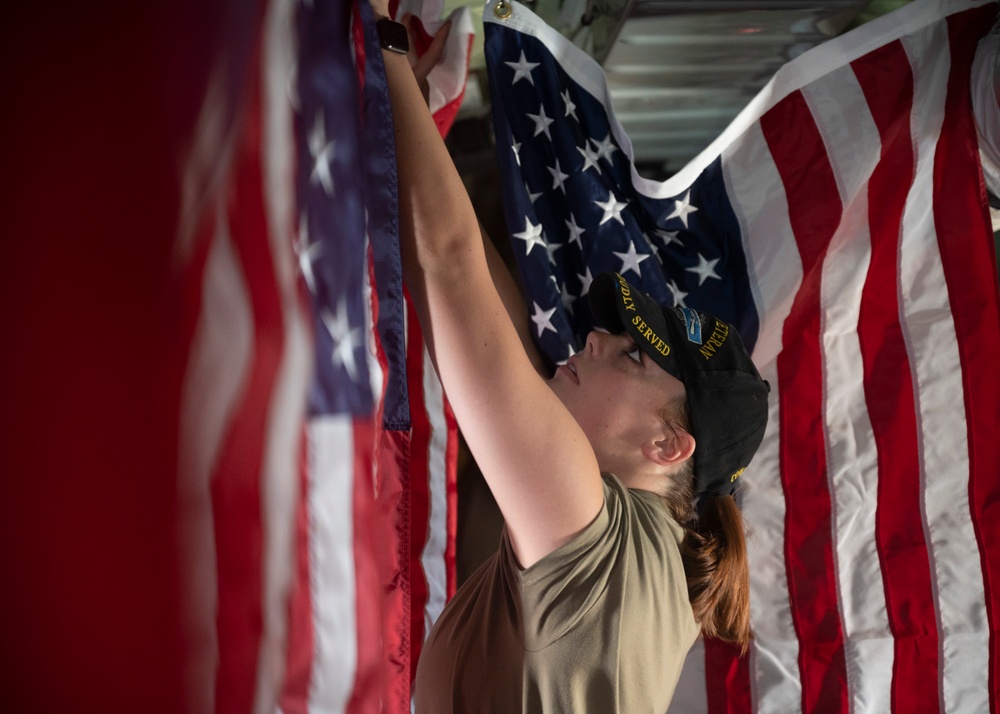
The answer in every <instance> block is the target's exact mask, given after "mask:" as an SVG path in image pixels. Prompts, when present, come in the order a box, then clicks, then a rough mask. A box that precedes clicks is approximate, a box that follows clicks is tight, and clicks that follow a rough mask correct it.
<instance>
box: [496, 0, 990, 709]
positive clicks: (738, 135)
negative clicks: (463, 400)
mask: <svg viewBox="0 0 1000 714" xmlns="http://www.w3.org/2000/svg"><path fill="white" fill-rule="evenodd" d="M510 8H511V11H510V12H509V13H504V12H497V13H495V12H494V4H493V3H490V4H489V5H487V7H486V9H485V12H484V21H485V25H486V56H487V66H488V71H489V76H490V88H491V96H492V101H493V108H494V123H495V130H496V139H497V155H498V162H499V165H500V169H501V173H502V177H503V186H504V189H503V191H504V200H505V204H504V205H505V213H506V218H507V223H508V228H509V231H510V233H511V242H512V245H513V250H514V253H515V255H516V256H517V259H518V263H519V267H520V272H521V275H522V277H523V280H524V283H525V287H526V290H527V302H528V304H529V306H530V309H531V311H532V320H533V324H534V330H535V336H536V337H537V338H538V343H539V344H540V346H541V348H542V350H543V351H544V352H545V354H546V355H547V357H548V359H549V360H551V361H552V362H553V363H556V362H559V361H562V360H564V359H566V358H567V357H568V356H569V355H570V354H572V352H573V351H574V350H575V349H578V348H579V346H580V345H581V344H582V340H583V338H584V336H585V334H586V332H587V331H588V330H589V329H590V326H591V324H592V319H591V316H590V315H589V313H588V310H587V307H586V300H581V298H583V297H584V296H585V295H586V293H587V290H588V288H589V286H590V282H591V280H592V279H593V278H594V276H596V275H598V274H599V273H601V272H603V271H608V270H614V271H618V272H620V273H622V274H623V275H624V276H625V277H626V278H628V279H629V280H630V281H632V282H634V283H635V284H637V285H639V286H641V288H642V289H643V290H645V291H646V292H648V293H650V294H651V295H653V296H654V297H655V298H656V299H657V300H659V301H660V302H661V303H663V304H664V305H686V306H689V307H693V308H698V309H702V310H706V311H710V312H713V313H716V314H718V315H720V316H721V317H723V318H725V319H727V320H729V321H731V322H733V323H734V324H735V325H736V326H737V328H738V329H739V331H740V333H741V334H742V336H743V339H744V341H745V342H746V344H747V345H748V347H749V348H750V349H751V350H752V354H753V356H754V360H755V362H756V363H757V366H758V368H759V369H760V371H761V374H762V376H764V377H765V378H766V379H767V380H768V381H769V382H770V384H771V385H772V391H771V395H770V398H771V401H770V411H771V413H770V421H769V425H768V431H767V434H766V436H765V439H764V443H763V445H762V446H761V449H760V451H759V453H758V455H757V457H756V458H755V459H754V461H753V463H752V464H751V466H750V467H749V468H748V469H747V471H746V473H745V474H744V476H743V477H742V478H741V481H743V485H742V488H741V490H740V492H739V499H740V501H741V504H742V508H743V512H744V515H745V518H746V521H747V524H748V528H749V531H750V533H749V552H750V559H751V618H752V627H753V630H754V635H755V639H754V641H753V643H752V645H751V647H750V650H749V653H748V655H747V657H745V658H742V659H741V658H739V657H737V655H736V653H735V652H734V651H733V650H732V649H731V648H729V647H726V646H724V645H722V644H720V643H718V642H713V641H705V642H704V643H702V644H699V645H697V646H696V648H695V649H694V650H692V652H691V654H690V655H689V659H688V661H687V663H686V665H685V673H684V675H683V677H682V682H681V684H680V685H679V687H678V691H677V695H676V696H675V701H674V703H673V705H672V706H671V712H705V711H708V712H712V713H713V714H714V713H716V712H733V713H736V712H775V713H778V712H780V713H782V714H785V713H787V712H793V711H802V712H816V711H824V712H844V713H845V714H846V713H847V712H854V713H857V712H873V713H875V712H888V711H893V712H900V713H902V712H912V711H927V710H928V709H933V710H938V709H940V711H943V712H969V713H970V714H971V713H972V712H988V711H992V712H996V711H997V701H996V700H997V687H998V683H997V669H998V666H1000V664H998V652H997V649H998V642H997V637H996V622H997V617H998V616H1000V610H998V604H1000V603H998V599H1000V594H998V593H1000V581H998V578H1000V542H998V531H997V527H996V525H995V524H996V523H997V522H998V518H1000V481H998V480H997V478H996V468H997V464H998V463H1000V441H998V439H997V438H996V435H997V434H998V433H1000V412H998V405H1000V376H998V373H997V370H996V367H995V365H996V360H995V355H996V354H997V353H998V351H1000V327H998V326H1000V309H998V302H1000V300H998V290H997V274H996V267H995V266H996V262H995V257H994V255H993V243H992V232H991V229H990V222H989V217H988V210H987V204H986V197H985V192H984V189H983V179H982V173H981V170H980V166H979V163H978V155H977V138H976V127H975V124H974V121H973V115H972V111H971V102H970V87H969V77H970V67H971V63H972V61H973V57H974V54H975V51H976V47H977V43H978V41H979V39H980V38H981V37H982V36H983V35H985V34H986V33H987V32H988V31H989V30H990V27H991V26H992V25H993V22H994V20H995V18H996V16H997V6H996V4H995V3H993V2H983V1H981V0H972V1H966V0H954V1H951V0H927V1H925V0H921V1H919V2H916V3H913V4H912V5H909V6H907V7H905V8H903V9H901V10H899V11H897V12H895V13H893V14H891V15H889V16H885V17H883V18H880V19H879V20H876V21H874V22H871V23H869V24H867V25H865V26H862V27H861V28H859V29H858V30H855V31H853V32H851V33H849V34H847V35H844V36H842V37H840V38H837V39H835V40H832V41H830V42H828V43H826V44H824V45H822V46H819V47H817V48H815V49H813V50H812V51H810V52H807V53H805V54H803V55H802V56H800V57H798V58H797V59H796V60H794V61H793V62H791V63H789V64H788V65H786V66H785V67H783V68H782V69H781V70H780V71H779V72H778V73H777V74H776V76H775V77H774V78H773V79H772V81H771V82H770V83H769V84H768V85H767V86H766V87H765V88H764V90H763V91H762V92H761V93H760V94H759V95H758V96H757V97H756V98H755V99H754V100H753V101H752V102H751V103H750V104H749V106H748V107H747V108H746V109H745V110H744V111H743V112H742V113H741V114H740V115H739V116H738V117H737V119H736V120H735V121H734V122H733V123H732V125H731V126H730V127H729V128H728V129H727V130H726V131H725V132H724V133H723V134H722V135H721V136H720V138H719V139H718V140H717V141H715V142H714V143H713V144H712V145H711V146H710V147H708V148H707V149H706V150H705V151H704V152H703V153H702V154H701V155H699V156H698V157H697V158H696V159H695V160H694V161H692V162H691V164H689V165H688V166H687V167H686V168H685V169H683V170H682V171H681V172H679V173H678V174H677V175H675V176H673V177H672V178H670V179H669V180H667V181H665V182H655V181H651V180H647V179H645V178H643V177H642V176H640V175H639V174H638V173H637V171H636V169H635V165H634V163H633V156H632V150H631V145H630V143H629V139H628V137H627V136H626V135H625V133H624V131H623V130H622V127H621V126H620V124H619V123H618V122H617V121H616V119H615V117H614V113H613V111H612V108H611V102H610V99H609V94H608V91H607V87H606V83H605V80H604V77H603V74H602V72H601V69H600V67H599V66H598V65H597V64H596V63H594V62H593V61H592V60H591V59H590V58H589V57H587V56H586V55H585V54H584V53H582V52H581V51H580V50H578V49H577V48H576V47H574V46H573V45H572V44H571V43H569V42H568V41H567V40H566V39H565V38H563V37H562V36H561V35H559V34H558V33H557V32H555V31H553V30H552V29H551V28H549V27H547V26H545V25H544V24H543V23H542V22H541V21H540V20H539V19H538V18H537V17H536V16H535V15H533V14H532V13H531V11H529V10H528V9H527V8H526V7H524V6H522V5H520V4H518V3H516V2H511V3H510ZM504 15H506V19H504V17H502V16H504Z"/></svg>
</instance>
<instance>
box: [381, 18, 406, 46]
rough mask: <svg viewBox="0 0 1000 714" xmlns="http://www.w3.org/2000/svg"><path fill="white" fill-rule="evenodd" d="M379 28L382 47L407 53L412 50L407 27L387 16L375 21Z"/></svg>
mask: <svg viewBox="0 0 1000 714" xmlns="http://www.w3.org/2000/svg"><path fill="white" fill-rule="evenodd" d="M375 29H376V30H378V41H379V44H381V45H382V49H384V50H389V51H390V52H395V53H396V54H400V55H405V54H406V53H407V52H409V51H410V38H409V37H407V36H406V28H405V27H404V26H403V25H401V24H400V23H398V22H394V21H393V20H390V19H389V18H387V17H383V18H382V19H381V20H379V21H378V22H376V23H375Z"/></svg>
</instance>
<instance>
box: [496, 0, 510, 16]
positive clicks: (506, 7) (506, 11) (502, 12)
mask: <svg viewBox="0 0 1000 714" xmlns="http://www.w3.org/2000/svg"><path fill="white" fill-rule="evenodd" d="M493 14H494V15H496V16H497V19H498V20H507V19H509V18H510V16H511V15H512V14H513V8H512V7H511V6H510V3H509V2H506V0H497V4H496V5H494V6H493Z"/></svg>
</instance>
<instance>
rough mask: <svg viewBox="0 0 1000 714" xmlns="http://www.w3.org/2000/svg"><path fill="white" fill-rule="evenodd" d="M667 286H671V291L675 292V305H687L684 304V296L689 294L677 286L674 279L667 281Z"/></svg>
mask: <svg viewBox="0 0 1000 714" xmlns="http://www.w3.org/2000/svg"><path fill="white" fill-rule="evenodd" d="M667 288H669V289H670V292H671V293H673V296H674V307H686V305H684V298H686V297H687V296H688V294H687V293H686V292H684V291H683V290H681V289H680V288H679V287H677V283H675V282H674V281H673V280H671V281H670V282H669V283H667Z"/></svg>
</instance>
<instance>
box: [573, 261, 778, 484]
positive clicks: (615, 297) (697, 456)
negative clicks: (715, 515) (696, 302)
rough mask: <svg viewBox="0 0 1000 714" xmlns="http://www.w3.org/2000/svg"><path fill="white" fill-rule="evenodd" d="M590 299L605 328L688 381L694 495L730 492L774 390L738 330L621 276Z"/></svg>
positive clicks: (608, 278)
mask: <svg viewBox="0 0 1000 714" xmlns="http://www.w3.org/2000/svg"><path fill="white" fill-rule="evenodd" d="M588 300H589V303H590V309H591V311H592V312H593V314H594V318H595V319H596V320H597V324H598V325H599V326H600V327H603V328H604V329H606V330H608V331H609V332H611V333H614V334H621V333H622V332H625V331H628V333H629V334H630V335H631V336H632V338H633V339H634V340H635V342H636V344H637V345H638V346H639V347H641V348H642V350H643V352H645V353H646V354H647V355H648V356H649V357H651V358H652V359H653V361H655V362H656V363H657V364H658V365H660V366H661V367H662V368H663V369H665V370H666V371H667V372H668V373H670V374H672V375H673V376H674V377H676V378H677V379H679V380H681V382H683V383H684V388H685V390H686V391H687V399H688V412H689V415H690V418H691V435H692V436H693V437H694V439H695V450H694V457H693V458H694V485H695V494H696V495H708V496H721V495H725V494H728V493H731V492H732V489H733V488H734V486H733V484H734V482H735V481H736V479H737V478H739V476H740V474H742V473H743V470H744V469H745V468H746V467H747V465H748V464H749V463H750V460H751V459H752V458H753V455H754V454H755V453H756V452H757V448H758V447H759V446H760V442H761V440H762V439H763V438H764V428H765V427H766V426H767V393H768V392H769V391H770V387H769V385H768V383H767V382H766V381H764V380H763V379H761V377H760V373H759V372H758V371H757V367H756V366H754V363H753V360H751V359H750V355H749V354H747V350H746V347H745V346H744V345H743V340H742V338H741V337H740V335H739V332H737V331H736V328H735V327H733V326H732V325H731V324H729V323H728V322H725V321H723V320H720V319H719V318H717V317H715V316H713V315H709V314H708V313H704V312H700V311H698V310H692V309H691V308H687V307H662V306H661V305H660V304H659V303H657V302H656V301H655V300H653V298H651V297H649V296H648V295H646V294H645V293H642V292H640V291H639V290H638V289H636V288H635V287H633V286H632V285H630V284H629V282H628V281H627V280H625V278H623V277H622V276H621V275H619V274H618V273H604V274H602V275H600V276H598V277H597V278H596V279H595V280H594V281H593V283H592V284H591V286H590V292H589V293H588Z"/></svg>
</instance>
